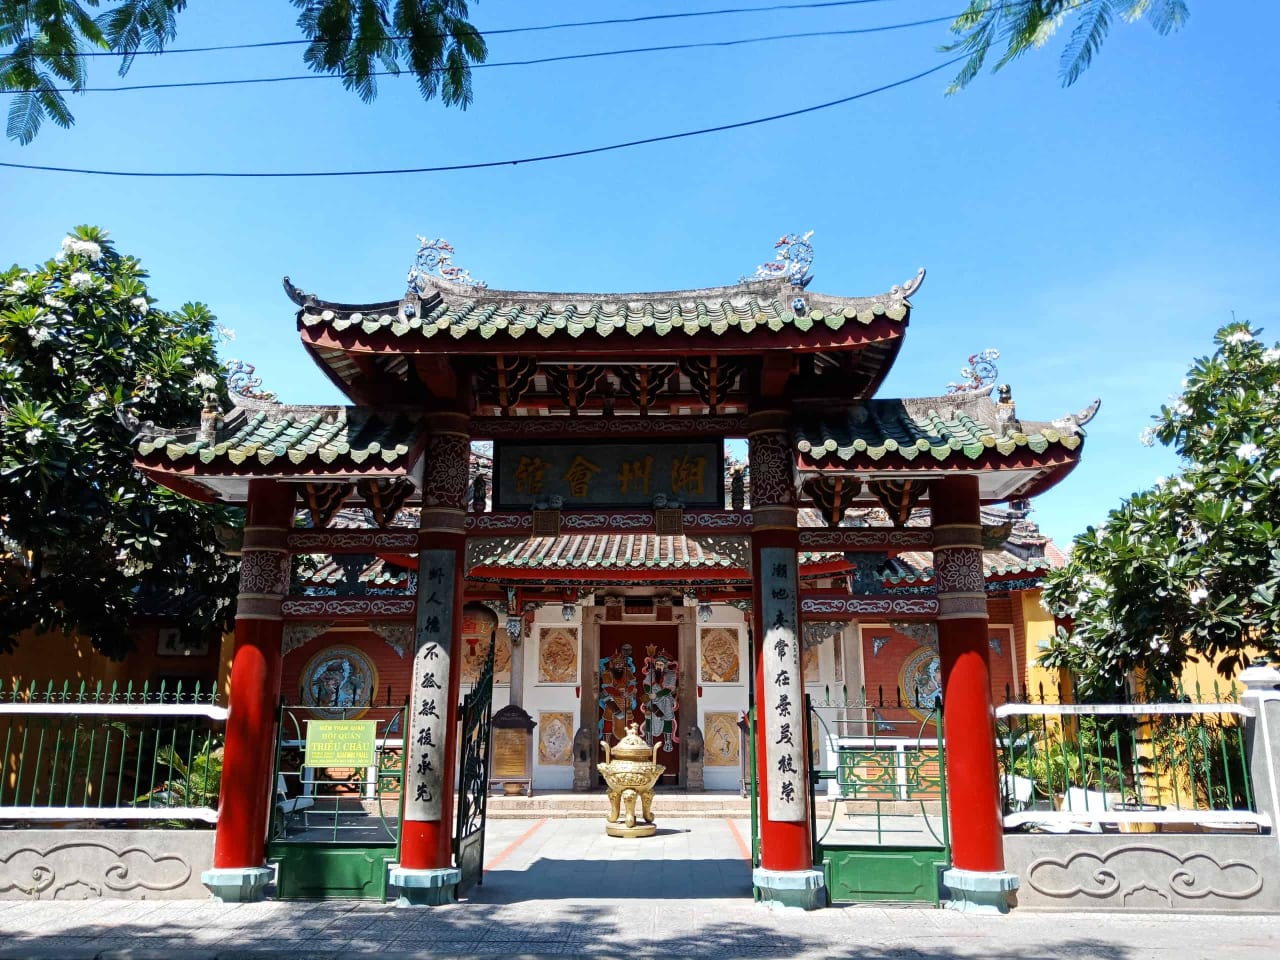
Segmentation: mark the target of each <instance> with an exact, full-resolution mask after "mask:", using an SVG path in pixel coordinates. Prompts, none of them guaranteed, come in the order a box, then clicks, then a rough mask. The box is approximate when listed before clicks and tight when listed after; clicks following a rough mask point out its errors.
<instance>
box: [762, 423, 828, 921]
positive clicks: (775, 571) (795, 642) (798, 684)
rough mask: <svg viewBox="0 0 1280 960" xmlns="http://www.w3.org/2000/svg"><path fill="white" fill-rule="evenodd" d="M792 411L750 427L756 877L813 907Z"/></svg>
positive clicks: (776, 893) (818, 894)
mask: <svg viewBox="0 0 1280 960" xmlns="http://www.w3.org/2000/svg"><path fill="white" fill-rule="evenodd" d="M788 419H789V415H788V413H787V412H786V411H776V410H775V411H760V412H756V413H753V414H752V415H751V417H750V419H749V421H748V427H747V431H748V438H747V439H748V453H749V457H750V466H751V515H752V521H751V522H752V526H751V567H752V576H751V589H752V603H751V616H752V625H753V634H754V636H755V638H756V642H755V649H756V653H757V659H756V663H755V664H754V669H755V676H756V698H755V701H756V714H757V719H756V743H755V747H754V749H755V751H756V770H757V774H758V779H759V790H758V795H759V803H760V869H758V870H756V871H755V875H754V877H753V882H754V884H755V886H756V889H757V890H758V891H759V893H760V896H761V899H762V900H766V901H769V902H773V903H779V904H783V905H786V906H797V907H803V908H805V909H813V908H815V907H822V906H826V889H825V883H824V881H823V875H822V872H821V871H817V870H814V869H813V836H812V832H811V827H810V823H809V796H808V791H809V748H808V743H807V740H806V728H807V726H808V724H807V718H806V716H805V709H804V675H803V672H802V669H801V666H800V609H799V601H800V595H799V582H798V578H797V575H796V571H797V550H798V547H799V531H798V530H797V529H796V483H795V471H794V461H793V459H792V455H791V445H790V438H789V436H788Z"/></svg>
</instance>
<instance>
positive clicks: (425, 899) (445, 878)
mask: <svg viewBox="0 0 1280 960" xmlns="http://www.w3.org/2000/svg"><path fill="white" fill-rule="evenodd" d="M388 870H389V873H388V876H387V886H388V887H390V888H391V892H392V893H394V894H395V898H396V906H398V907H438V906H440V905H441V904H445V903H453V902H454V901H455V900H457V899H458V896H457V890H458V884H459V883H460V882H461V880H462V871H461V870H459V869H458V868H457V867H443V868H441V869H438V870H409V869H406V868H405V867H402V866H400V864H398V863H393V864H390V866H389V867H388Z"/></svg>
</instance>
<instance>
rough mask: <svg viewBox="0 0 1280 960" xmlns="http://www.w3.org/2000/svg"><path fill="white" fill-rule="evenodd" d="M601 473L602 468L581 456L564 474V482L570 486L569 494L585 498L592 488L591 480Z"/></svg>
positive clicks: (576, 458) (575, 459)
mask: <svg viewBox="0 0 1280 960" xmlns="http://www.w3.org/2000/svg"><path fill="white" fill-rule="evenodd" d="M599 472H600V466H599V465H598V464H595V463H592V462H591V461H590V460H588V459H587V458H586V457H584V456H582V455H581V454H579V455H578V456H576V457H574V458H573V462H572V463H570V464H569V469H568V470H566V471H565V472H564V482H565V483H567V484H568V485H569V493H570V495H572V496H575V497H585V496H586V495H587V493H588V491H589V489H590V487H591V478H592V477H594V476H595V475H596V474H597V473H599Z"/></svg>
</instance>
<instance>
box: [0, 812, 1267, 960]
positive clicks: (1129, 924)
mask: <svg viewBox="0 0 1280 960" xmlns="http://www.w3.org/2000/svg"><path fill="white" fill-rule="evenodd" d="M660 826H661V827H662V832H661V833H660V835H659V836H657V837H654V838H651V839H648V840H643V841H624V840H614V839H611V838H609V837H606V836H605V835H604V831H603V829H602V824H600V823H599V822H597V821H588V820H547V821H541V822H534V823H529V822H528V821H518V820H517V821H495V822H491V823H490V825H489V830H488V834H487V838H486V839H487V844H486V847H487V858H488V863H489V865H490V866H489V871H488V872H487V874H486V877H485V883H484V886H482V887H479V888H477V889H476V890H475V891H473V894H472V896H471V897H470V898H469V899H468V900H467V901H466V902H463V903H457V904H452V905H449V906H446V907H437V908H430V909H401V908H397V907H394V906H392V905H389V904H386V905H384V904H377V903H358V902H349V901H348V902H328V903H315V902H273V901H268V902H265V903H253V904H239V905H225V906H224V905H221V904H217V903H214V902H212V901H133V902H126V901H110V900H90V901H78V902H70V903H61V902H35V903H32V902H25V901H16V900H4V901H0V958H17V957H21V958H31V960H45V958H59V960H62V958H65V960H88V958H98V957H100V958H103V960H108V958H130V960H150V958H164V960H172V958H180V960H214V958H217V960H235V958H243V960H248V958H254V960H261V958H266V957H276V958H288V960H313V958H314V960H328V958H332V960H351V958H356V957H362V956H370V957H375V956H376V957H381V958H384V960H402V958H408V957H437V958H438V957H442V956H444V957H449V956H453V957H464V956H467V957H469V956H505V957H512V958H520V957H544V956H548V957H549V956H565V957H582V958H592V960H604V958H614V957H617V958H623V957H629V958H638V960H649V958H659V957H661V958H664V960H667V958H673V957H676V958H678V957H696V958H707V960H732V958H747V957H787V958H791V957H796V958H805V960H808V958H815V960H816V958H850V960H852V958H861V960H891V958H892V960H907V958H921V960H923V958H935V960H962V958H963V960H970V958H972V960H1006V958H1007V960H1013V958H1018V960H1050V958H1054V960H1056V958H1065V957H1071V958H1075V957H1080V958H1085V957H1087V958H1097V960H1148V958H1174V957H1176V958H1177V960H1197V958H1201V957H1203V958H1213V960H1253V958H1259V960H1262V958H1266V960H1273V958H1275V957H1277V956H1280V917H1253V916H1204V915H1199V916H1187V915H1183V916H1163V915H1152V914H1145V915H1144V914H1126V915H1116V914H1110V915H1108V914H1051V913H1031V912H1027V911H1015V912H1014V913H1012V914H1010V915H1009V916H1007V917H972V916H965V915H962V914H958V913H954V912H952V911H947V910H933V909H924V908H889V909H886V908H878V907H868V906H856V907H835V908H831V909H827V910H823V911H819V912H816V913H800V912H791V911H772V910H768V909H766V908H764V907H761V906H759V905H757V904H755V903H753V902H752V901H751V887H750V870H749V868H748V865H747V860H746V855H745V850H744V847H743V845H742V842H743V841H744V840H745V839H746V838H747V837H748V835H749V833H748V824H746V823H745V822H741V823H736V824H734V825H731V824H730V823H729V822H728V821H724V820H684V821H681V820H671V821H666V822H660Z"/></svg>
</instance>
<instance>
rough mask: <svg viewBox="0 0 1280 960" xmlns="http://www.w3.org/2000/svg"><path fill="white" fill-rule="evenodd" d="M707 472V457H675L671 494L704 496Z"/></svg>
mask: <svg viewBox="0 0 1280 960" xmlns="http://www.w3.org/2000/svg"><path fill="white" fill-rule="evenodd" d="M706 472H707V458H706V457H690V456H685V457H674V458H673V459H672V461H671V492H672V493H683V494H686V495H687V496H691V497H693V496H698V497H700V496H702V495H703V494H704V493H705V492H706V487H705V482H704V477H705V475H706Z"/></svg>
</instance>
